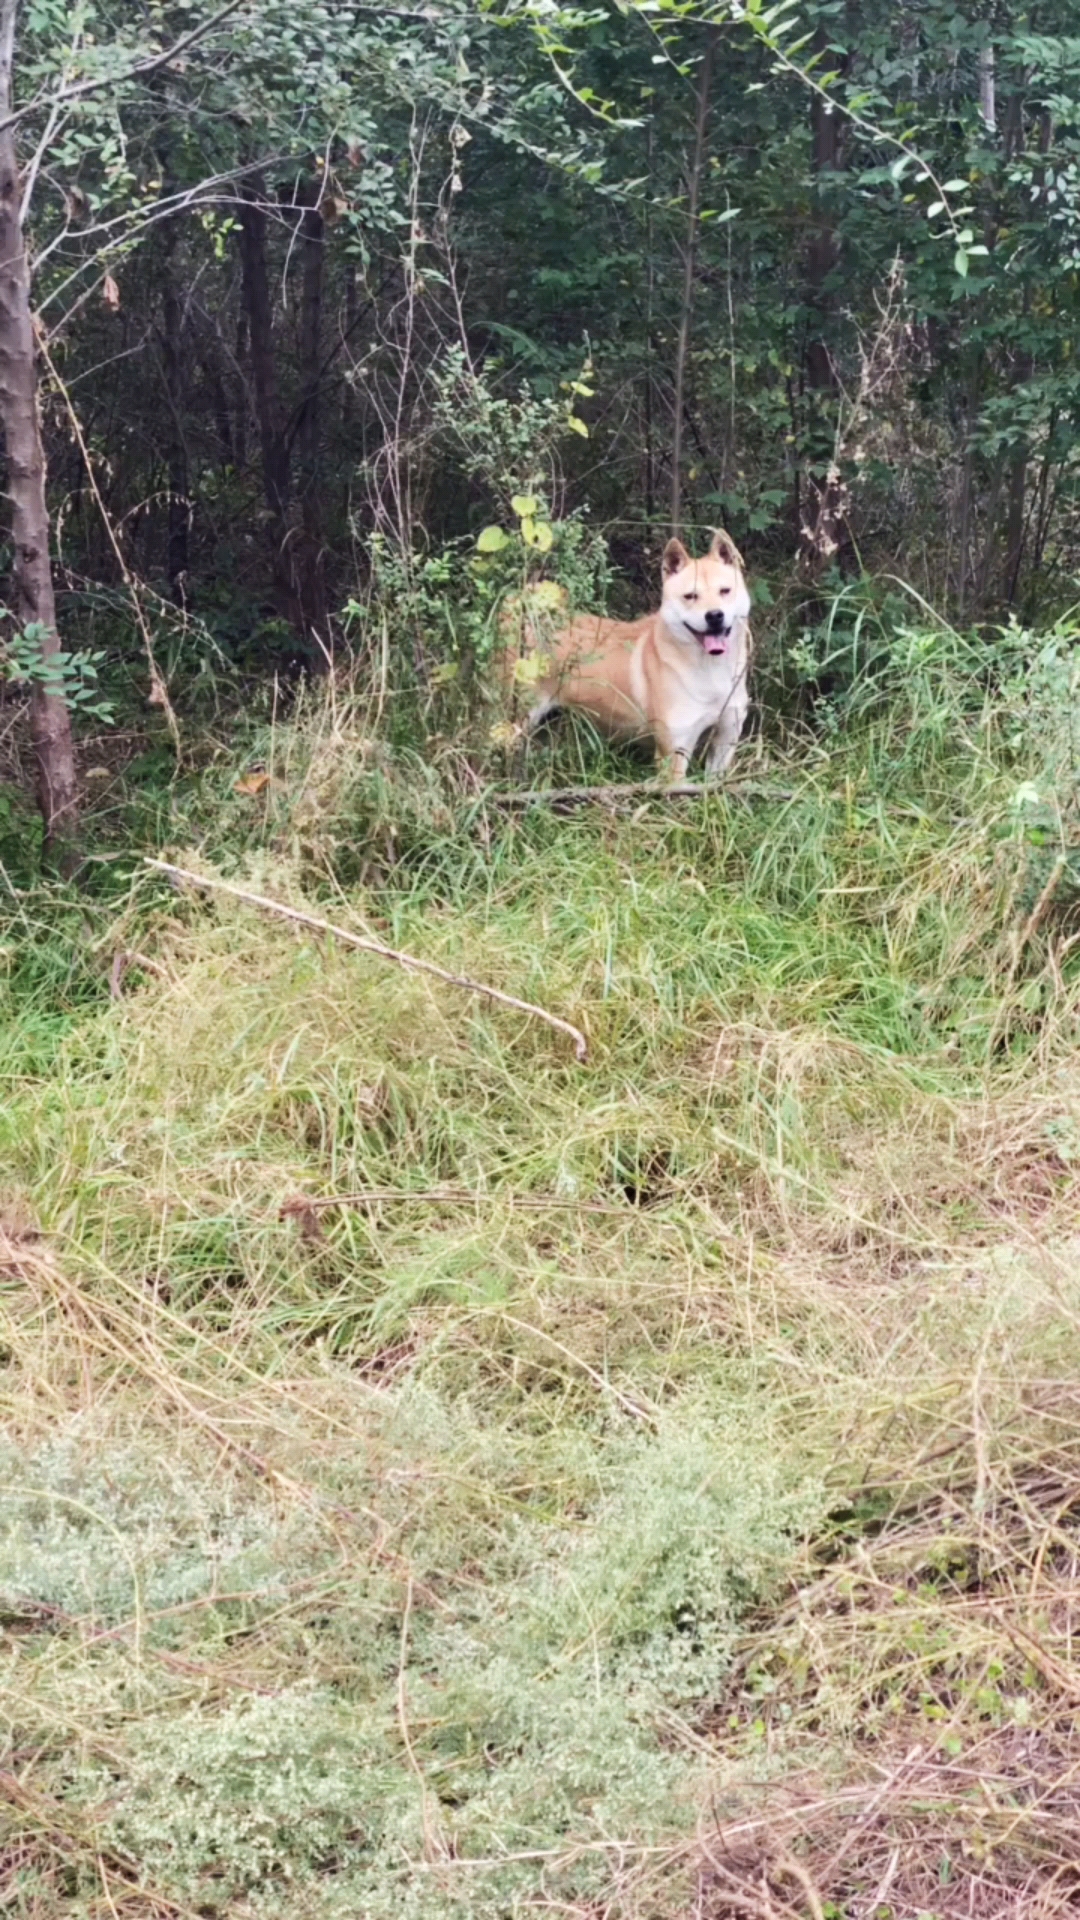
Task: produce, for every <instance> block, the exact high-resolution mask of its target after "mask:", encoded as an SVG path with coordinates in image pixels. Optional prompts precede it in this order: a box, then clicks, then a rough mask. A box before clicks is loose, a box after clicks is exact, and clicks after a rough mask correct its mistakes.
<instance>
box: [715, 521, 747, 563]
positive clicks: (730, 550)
mask: <svg viewBox="0 0 1080 1920" xmlns="http://www.w3.org/2000/svg"><path fill="white" fill-rule="evenodd" d="M709 552H710V553H711V554H712V556H713V558H714V559H715V560H726V561H727V564H728V566H729V567H738V569H739V572H740V573H745V571H746V568H745V567H744V565H743V557H742V554H741V553H740V552H739V549H738V547H737V546H736V545H735V542H734V540H733V539H732V537H731V535H730V533H725V532H724V529H723V527H717V529H716V532H715V533H714V534H713V537H712V546H711V547H710V548H709Z"/></svg>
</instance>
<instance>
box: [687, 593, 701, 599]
mask: <svg viewBox="0 0 1080 1920" xmlns="http://www.w3.org/2000/svg"><path fill="white" fill-rule="evenodd" d="M700 598H701V595H700V594H699V593H684V594H683V599H684V600H700Z"/></svg>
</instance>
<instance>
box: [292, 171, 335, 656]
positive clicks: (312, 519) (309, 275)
mask: <svg viewBox="0 0 1080 1920" xmlns="http://www.w3.org/2000/svg"><path fill="white" fill-rule="evenodd" d="M318 202H319V185H318V182H314V183H313V184H312V185H311V187H310V189H309V191H308V195H307V205H306V206H305V208H304V212H303V214H302V216H301V221H300V243H301V280H302V292H301V304H300V362H301V366H300V372H301V378H302V380H303V398H302V400H301V403H300V415H299V419H298V421H297V428H296V444H297V452H298V455H299V468H300V476H299V477H300V508H301V514H302V528H301V541H300V552H299V554H298V555H297V562H298V564H297V574H298V583H297V584H298V587H299V598H300V607H301V612H302V615H303V620H304V628H305V635H306V637H307V639H308V641H309V643H310V645H311V661H312V665H313V666H314V667H316V668H320V667H321V668H325V667H327V666H329V664H330V631H329V624H328V621H327V612H326V570H325V559H324V541H323V524H322V488H321V485H320V465H319V388H320V385H321V383H322V376H323V368H322V364H321V360H320V356H319V348H320V344H321V340H322V307H323V285H324V279H325V261H326V232H325V224H324V221H323V217H322V213H321V212H320V210H319V204H318Z"/></svg>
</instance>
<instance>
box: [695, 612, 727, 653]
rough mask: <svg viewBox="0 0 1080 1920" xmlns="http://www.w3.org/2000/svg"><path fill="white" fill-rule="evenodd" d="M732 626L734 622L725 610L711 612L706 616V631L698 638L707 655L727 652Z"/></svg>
mask: <svg viewBox="0 0 1080 1920" xmlns="http://www.w3.org/2000/svg"><path fill="white" fill-rule="evenodd" d="M731 626H732V622H731V620H730V619H729V617H728V615H727V614H726V613H725V612H724V611H723V608H718V609H717V610H716V611H715V612H710V613H707V614H706V615H705V631H704V633H702V634H699V635H698V638H699V639H700V641H701V644H702V646H703V647H704V649H705V652H706V653H710V654H718V653H726V652H727V643H728V635H729V634H730V632H731Z"/></svg>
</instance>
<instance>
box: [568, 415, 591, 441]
mask: <svg viewBox="0 0 1080 1920" xmlns="http://www.w3.org/2000/svg"><path fill="white" fill-rule="evenodd" d="M566 424H567V426H568V427H569V428H570V431H571V432H572V433H580V435H581V437H582V439H583V440H587V439H588V437H589V429H588V427H587V426H586V425H585V422H584V420H579V419H578V417H577V414H576V413H568V414H567V416H566Z"/></svg>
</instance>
